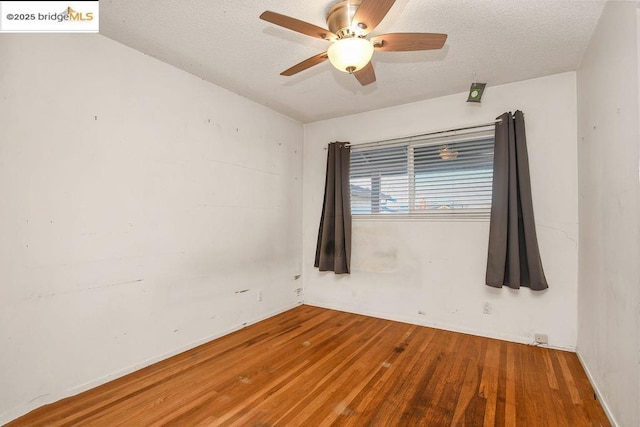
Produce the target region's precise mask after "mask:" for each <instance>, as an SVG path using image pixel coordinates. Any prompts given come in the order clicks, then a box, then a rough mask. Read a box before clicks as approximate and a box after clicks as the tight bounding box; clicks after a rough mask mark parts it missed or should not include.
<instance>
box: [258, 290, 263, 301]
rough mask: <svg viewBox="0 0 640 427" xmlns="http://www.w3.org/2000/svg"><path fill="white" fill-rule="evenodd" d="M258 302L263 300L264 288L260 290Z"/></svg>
mask: <svg viewBox="0 0 640 427" xmlns="http://www.w3.org/2000/svg"><path fill="white" fill-rule="evenodd" d="M258 302H262V289H260V290H259V291H258Z"/></svg>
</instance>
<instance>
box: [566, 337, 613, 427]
mask: <svg viewBox="0 0 640 427" xmlns="http://www.w3.org/2000/svg"><path fill="white" fill-rule="evenodd" d="M576 354H577V355H578V360H579V361H580V364H581V365H582V369H584V371H585V372H586V374H587V378H588V379H589V382H590V383H591V387H593V391H594V393H595V394H596V397H597V398H598V402H600V405H602V409H603V410H604V413H605V415H606V416H607V418H608V419H609V422H610V423H611V425H612V426H614V427H618V426H619V425H620V424H618V423H617V422H616V419H615V418H614V416H613V413H612V412H611V408H610V407H609V404H608V403H607V401H606V400H605V398H604V396H602V393H601V392H600V389H599V388H598V383H596V382H595V379H594V378H593V375H592V374H591V371H590V370H589V367H588V366H587V364H586V363H585V361H584V359H583V358H582V356H581V355H580V349H577V350H576Z"/></svg>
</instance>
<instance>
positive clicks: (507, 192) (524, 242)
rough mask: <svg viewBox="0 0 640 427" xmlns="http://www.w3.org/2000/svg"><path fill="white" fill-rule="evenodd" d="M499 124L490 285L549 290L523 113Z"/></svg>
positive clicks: (488, 281) (490, 246) (494, 173)
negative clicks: (536, 223) (534, 211)
mask: <svg viewBox="0 0 640 427" xmlns="http://www.w3.org/2000/svg"><path fill="white" fill-rule="evenodd" d="M499 119H500V120H501V121H500V122H498V123H496V134H495V135H496V137H495V149H494V160H493V162H494V163H493V196H492V197H493V198H492V205H491V221H490V230H489V253H488V259H487V276H486V283H487V285H488V286H492V287H495V288H501V287H502V286H503V285H506V286H508V287H510V288H514V289H518V288H520V286H526V287H529V288H530V289H532V290H536V291H541V290H544V289H547V288H548V287H549V286H548V285H547V279H546V278H545V276H544V271H543V269H542V261H541V260H540V251H539V249H538V238H537V237H536V228H535V221H534V218H533V203H532V201H531V181H530V177H529V156H528V155H527V141H526V136H525V129H524V115H523V114H522V111H516V112H515V114H514V115H513V116H512V115H511V113H504V114H503V115H501V116H500V117H499Z"/></svg>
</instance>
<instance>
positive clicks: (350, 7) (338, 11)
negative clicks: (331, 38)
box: [327, 0, 366, 39]
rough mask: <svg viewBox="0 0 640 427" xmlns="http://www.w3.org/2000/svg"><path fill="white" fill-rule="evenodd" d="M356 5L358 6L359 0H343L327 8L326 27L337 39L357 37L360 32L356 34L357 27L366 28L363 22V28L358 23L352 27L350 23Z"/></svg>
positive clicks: (356, 7)
mask: <svg viewBox="0 0 640 427" xmlns="http://www.w3.org/2000/svg"><path fill="white" fill-rule="evenodd" d="M358 6H360V0H345V1H341V2H340V3H337V4H335V5H334V6H333V7H332V8H331V9H329V13H327V27H329V30H330V31H331V32H332V33H334V34H335V35H337V36H338V38H339V39H341V38H347V37H359V36H360V34H357V29H358V28H360V29H365V28H366V25H364V24H362V25H363V26H364V28H363V26H360V25H358V26H356V27H355V28H353V27H352V25H351V21H352V20H353V16H354V15H355V14H356V10H358Z"/></svg>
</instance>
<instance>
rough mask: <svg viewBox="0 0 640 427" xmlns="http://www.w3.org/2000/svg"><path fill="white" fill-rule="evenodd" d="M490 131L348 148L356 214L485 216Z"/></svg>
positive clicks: (490, 159)
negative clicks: (349, 150)
mask: <svg viewBox="0 0 640 427" xmlns="http://www.w3.org/2000/svg"><path fill="white" fill-rule="evenodd" d="M493 132H494V131H493V129H492V128H491V129H489V128H484V130H480V131H479V130H477V129H474V130H473V131H472V132H466V133H462V134H461V133H460V132H456V133H455V134H454V133H444V134H443V133H440V134H438V135H437V136H435V137H434V136H432V137H425V136H423V137H414V138H406V139H402V140H394V141H383V142H378V143H372V144H362V145H353V146H352V147H351V164H350V184H351V213H352V214H353V217H354V218H355V219H358V218H362V219H364V218H380V217H385V218H411V217H426V218H433V219H445V218H446V219H451V218H467V219H470V218H489V215H490V213H491V186H492V181H493V143H494V136H493Z"/></svg>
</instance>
